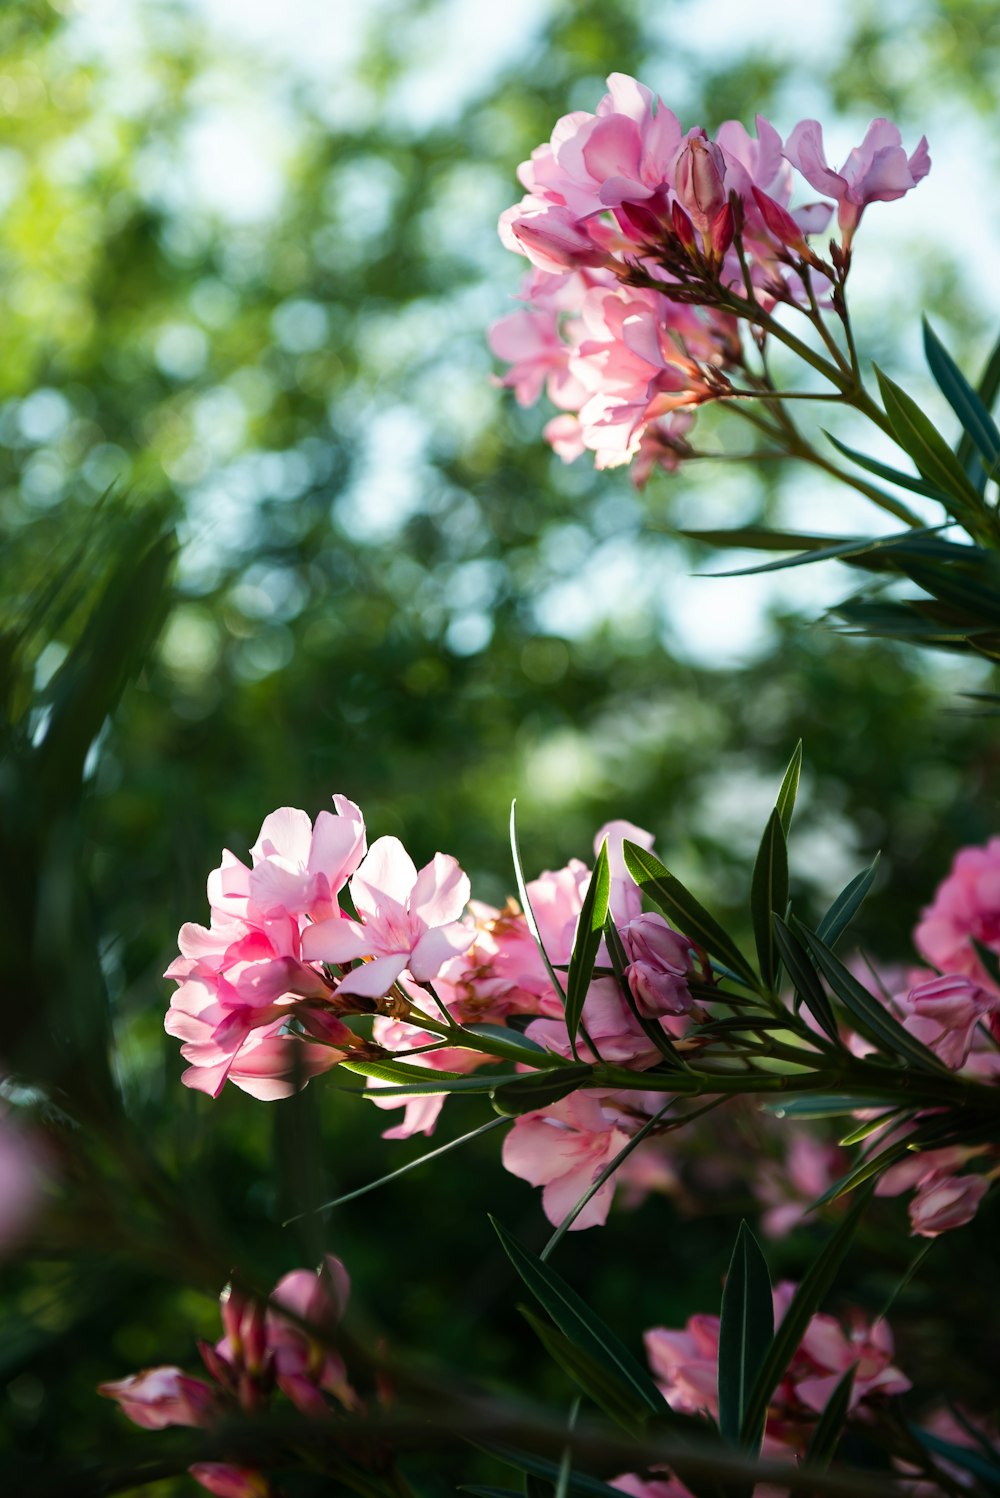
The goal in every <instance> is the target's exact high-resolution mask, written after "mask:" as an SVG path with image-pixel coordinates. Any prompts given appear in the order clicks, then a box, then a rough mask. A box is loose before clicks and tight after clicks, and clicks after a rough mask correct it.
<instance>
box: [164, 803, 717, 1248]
mask: <svg viewBox="0 0 1000 1498" xmlns="http://www.w3.org/2000/svg"><path fill="white" fill-rule="evenodd" d="M334 802H335V805H336V815H334V814H331V813H328V812H321V813H320V815H319V817H318V818H317V820H316V824H315V827H313V826H312V824H311V823H310V821H309V818H308V817H307V816H306V814H305V812H302V811H296V810H293V809H291V808H287V807H286V808H283V809H282V810H280V811H277V812H273V813H272V814H271V815H270V816H269V817H267V818H266V819H265V822H264V825H263V827H262V828H261V833H260V837H259V838H258V840H257V843H256V844H255V845H254V847H253V849H252V850H251V865H250V866H249V867H247V866H246V865H245V864H243V863H242V862H240V861H239V860H238V859H236V858H235V857H234V856H233V855H232V854H231V853H228V852H227V853H226V854H224V856H223V862H222V865H221V867H220V868H218V869H216V870H214V871H213V873H212V874H211V875H210V877H209V881H208V894H209V903H210V905H211V909H212V918H211V925H210V927H208V928H205V927H202V926H194V925H186V926H184V927H182V929H181V932H180V948H181V956H180V958H178V959H177V961H175V962H174V963H173V964H172V965H171V966H170V968H169V969H168V976H169V977H172V978H174V979H175V980H176V981H177V982H178V985H179V986H178V988H177V991H176V992H175V993H174V995H173V999H172V1001H171V1006H170V1010H169V1013H168V1015H167V1020H166V1028H167V1030H168V1031H169V1033H170V1034H172V1035H175V1036H177V1037H178V1038H179V1039H180V1040H182V1041H183V1045H182V1048H181V1049H182V1054H183V1055H184V1057H185V1059H186V1060H187V1061H188V1062H189V1063H190V1066H189V1069H188V1071H187V1072H186V1073H185V1074H184V1081H185V1082H186V1083H187V1084H188V1085H189V1086H192V1087H196V1088H199V1089H201V1090H202V1091H205V1092H209V1093H211V1094H213V1095H217V1094H218V1092H219V1091H220V1090H221V1088H222V1087H223V1085H224V1084H225V1082H226V1080H227V1079H228V1080H230V1081H232V1082H233V1083H235V1085H236V1086H238V1087H240V1088H242V1089H243V1090H244V1091H245V1092H250V1093H251V1094H253V1095H254V1096H256V1097H259V1098H275V1097H281V1096H285V1095H287V1094H288V1093H290V1092H291V1091H293V1090H294V1089H295V1088H296V1087H297V1086H301V1085H303V1084H304V1083H305V1081H307V1080H308V1078H309V1077H311V1076H313V1075H315V1074H316V1073H317V1072H319V1071H323V1070H326V1069H327V1068H328V1067H331V1066H333V1065H335V1064H336V1063H337V1062H338V1061H340V1060H342V1059H344V1058H345V1057H347V1056H348V1055H350V1056H353V1057H354V1058H355V1059H358V1058H368V1059H377V1058H380V1057H381V1058H384V1057H387V1056H389V1057H391V1056H397V1057H399V1059H401V1060H404V1061H406V1062H408V1063H409V1064H410V1065H411V1066H416V1067H422V1068H425V1069H426V1070H427V1071H428V1072H429V1074H430V1075H431V1076H433V1073H434V1071H435V1070H441V1069H443V1070H446V1071H449V1072H459V1073H462V1072H469V1071H472V1070H474V1069H475V1068H477V1067H480V1066H483V1065H489V1064H491V1063H492V1062H494V1061H495V1058H494V1057H493V1056H491V1055H490V1054H488V1053H487V1052H484V1051H482V1050H480V1049H477V1048H476V1046H475V1040H474V1036H472V1035H469V1034H467V1033H466V1032H464V1030H463V1027H466V1026H470V1025H482V1024H486V1025H492V1026H499V1027H501V1028H504V1027H506V1028H510V1027H511V1022H512V1021H513V1022H514V1026H515V1028H516V1029H518V1030H520V1031H522V1032H524V1033H525V1034H526V1038H527V1040H528V1041H529V1042H532V1043H534V1044H535V1045H537V1046H539V1047H541V1048H542V1049H543V1050H545V1051H548V1052H551V1053H553V1054H556V1055H560V1056H564V1057H566V1058H570V1057H571V1055H572V1048H571V1045H570V1038H569V1033H568V1031H567V1028H566V1023H565V1018H564V1008H563V999H562V996H561V994H559V993H558V992H557V991H556V989H555V988H554V987H553V984H552V980H551V978H550V976H549V972H548V969H547V968H546V965H545V962H544V960H543V958H542V956H541V953H540V951H539V948H538V944H537V943H536V941H535V939H534V937H533V936H532V934H531V932H530V930H529V927H528V922H527V919H526V917H525V915H524V913H523V912H522V911H520V910H519V909H518V908H517V906H515V905H513V904H509V905H508V906H507V907H505V908H504V909H503V910H498V909H495V908H494V907H491V906H487V905H484V904H482V903H480V902H472V903H471V904H470V902H469V895H470V889H469V881H468V878H467V877H466V875H465V874H464V873H463V872H462V870H461V869H460V868H459V866H458V864H457V862H456V861H455V859H454V858H452V857H450V856H446V855H444V854H441V853H438V854H436V855H435V857H434V858H433V859H432V860H431V862H430V863H428V864H427V865H426V866H425V867H424V868H423V869H421V870H420V871H419V872H418V871H417V869H416V867H415V865H414V863H413V861H412V860H411V859H410V857H409V855H408V854H407V852H406V850H405V849H404V848H403V846H402V844H401V843H400V842H399V841H398V840H397V839H396V838H393V837H383V838H379V839H378V841H377V842H375V843H374V844H373V845H372V847H371V849H370V850H368V852H367V853H366V851H365V827H364V822H363V819H362V816H361V813H360V811H359V810H358V808H357V807H356V806H355V805H354V803H353V802H351V801H348V800H346V798H344V797H342V796H337V797H335V798H334ZM625 838H629V839H631V840H633V841H635V842H637V843H639V844H640V845H641V846H643V847H646V848H648V847H650V846H651V845H652V837H651V835H650V834H649V833H648V832H645V831H644V830H643V829H642V828H639V827H635V826H634V825H633V824H632V823H630V822H623V821H618V822H611V823H608V824H607V826H606V827H603V828H602V829H601V831H600V832H599V833H598V836H597V839H596V841H595V851H596V850H597V849H598V848H599V847H600V846H601V845H602V844H603V843H604V841H605V840H607V844H608V853H609V865H610V871H611V896H610V910H611V914H612V917H613V919H614V921H615V923H616V926H617V928H618V931H619V936H620V939H621V943H622V948H623V950H624V953H625V956H626V959H627V962H626V967H625V974H624V976H625V983H626V984H627V993H626V992H624V991H623V989H622V988H621V987H619V984H618V982H617V980H616V979H615V978H614V977H612V976H608V974H610V967H611V965H610V958H609V956H608V953H607V951H606V950H605V949H604V947H603V943H602V947H601V950H600V952H599V953H598V959H597V972H596V975H595V977H594V979H593V981H592V982H591V985H590V989H589V991H588V993H587V996H586V1000H585V1004H584V1009H583V1025H584V1032H583V1033H585V1036H586V1039H585V1040H583V1041H582V1044H583V1046H584V1052H583V1053H584V1054H591V1053H593V1055H594V1056H595V1057H596V1056H599V1057H601V1058H603V1059H604V1060H605V1061H608V1062H613V1063H618V1064H621V1065H624V1066H627V1067H629V1068H632V1069H636V1070H644V1069H646V1068H648V1067H650V1066H653V1065H655V1064H656V1063H657V1062H658V1061H659V1060H660V1057H661V1051H660V1049H659V1048H658V1046H657V1044H656V1041H655V1038H653V1036H655V1031H656V1029H657V1028H658V1027H659V1028H660V1029H662V1031H663V1032H664V1034H665V1035H668V1036H669V1035H671V1034H680V1033H683V1030H684V1028H685V1026H686V1025H687V1023H688V1021H689V1015H690V1012H691V1010H692V998H691V993H690V991H689V989H688V983H687V980H688V977H689V976H690V974H691V972H692V969H693V967H694V965H695V963H696V961H698V960H699V959H698V956H697V954H696V953H695V951H694V949H693V948H692V946H691V944H690V943H689V942H688V941H687V939H686V938H684V937H682V936H680V935H679V934H678V933H677V932H676V931H674V930H672V928H671V927H670V926H669V925H668V924H667V922H666V921H665V920H664V919H663V917H662V916H659V915H651V914H646V913H644V912H643V911H642V908H641V897H640V894H639V890H638V888H637V887H636V885H635V884H634V883H633V881H632V880H631V878H630V877H629V875H628V874H627V872H626V869H625V863H624V858H623V855H622V844H623V841H624V839H625ZM589 882H590V870H589V869H588V868H587V867H586V865H585V864H583V863H581V862H579V861H578V860H572V861H571V862H570V863H569V864H568V865H567V866H566V867H565V868H563V869H558V870H554V871H551V872H546V873H544V874H542V875H541V876H540V877H539V878H538V879H535V880H534V881H532V882H531V883H530V884H529V885H528V898H529V900H530V902H531V907H532V911H533V914H534V918H535V920H536V922H537V925H538V928H539V932H540V935H541V939H542V943H543V945H544V947H545V950H546V952H547V954H548V957H549V960H550V961H551V962H552V963H553V964H554V965H555V967H556V968H559V967H560V966H562V967H565V965H566V964H567V963H568V962H569V958H570V955H571V953H572V950H573V945H574V939H575V935H576V928H577V923H578V920H579V917H580V912H581V909H582V907H583V901H584V897H585V895H586V892H587V888H588V886H589ZM348 894H349V897H350V905H351V909H350V910H346V909H344V908H342V903H341V902H344V903H346V899H345V896H346V895H348ZM359 1016H373V1017H374V1022H373V1024H372V1029H371V1039H370V1040H366V1039H365V1038H364V1037H363V1036H362V1035H361V1034H359V1033H358V1032H357V1031H355V1030H353V1029H352V1028H351V1026H350V1024H349V1023H348V1022H347V1021H348V1020H349V1019H352V1018H354V1019H356V1018H357V1017H359ZM442 1021H444V1022H445V1025H444V1026H442ZM444 1027H447V1029H448V1030H449V1031H450V1032H451V1035H452V1038H451V1039H450V1040H449V1038H448V1037H447V1035H446V1036H445V1037H442V1035H441V1033H440V1032H441V1030H442V1028H444ZM651 1031H652V1034H651ZM515 1038H516V1037H515ZM466 1042H467V1043H466ZM370 1085H371V1089H372V1090H371V1093H370V1096H371V1098H372V1101H373V1102H375V1103H376V1104H377V1105H378V1106H381V1107H387V1108H394V1107H398V1106H399V1103H398V1101H397V1098H396V1097H395V1096H388V1097H385V1098H383V1097H380V1095H379V1093H380V1088H381V1087H382V1086H383V1085H385V1084H383V1083H380V1082H379V1081H377V1080H372V1081H371V1083H370ZM443 1100H444V1099H443V1096H442V1095H430V1096H427V1095H418V1096H416V1097H414V1098H411V1099H409V1100H408V1101H407V1102H406V1103H405V1113H404V1117H403V1120H402V1122H401V1123H399V1124H397V1125H395V1126H394V1127H392V1128H390V1129H389V1130H388V1131H387V1136H388V1137H391V1138H407V1137H409V1136H411V1135H412V1134H415V1133H418V1132H422V1133H424V1134H430V1133H432V1132H433V1130H434V1127H435V1124H436V1122H437V1117H438V1114H439V1112H440V1110H441V1106H442V1103H443ZM662 1102H663V1099H662V1097H660V1096H659V1095H658V1094H654V1093H648V1094H647V1093H643V1092H634V1091H627V1092H623V1093H614V1092H605V1093H601V1094H595V1093H590V1092H587V1093H578V1094H575V1095H574V1096H573V1097H571V1098H569V1099H567V1100H565V1101H563V1102H561V1103H557V1104H555V1105H553V1106H552V1107H550V1108H544V1109H540V1110H539V1111H537V1112H533V1113H530V1114H527V1115H526V1116H524V1117H522V1118H519V1119H518V1120H517V1121H516V1123H515V1125H514V1127H513V1129H512V1131H511V1134H510V1136H509V1137H508V1139H507V1142H506V1145H505V1149H504V1163H505V1164H506V1166H507V1168H508V1169H509V1170H511V1171H512V1172H513V1173H514V1174H516V1175H519V1176H522V1177H523V1178H525V1179H526V1180H528V1181H531V1182H532V1183H533V1184H535V1185H539V1186H542V1187H544V1198H543V1199H544V1203H545V1209H546V1211H547V1212H548V1214H549V1216H550V1218H551V1219H552V1221H553V1222H558V1221H560V1220H561V1218H562V1217H563V1216H565V1214H566V1212H567V1211H568V1210H569V1208H570V1207H571V1206H572V1205H573V1203H574V1202H575V1201H576V1199H577V1198H578V1197H579V1196H580V1195H581V1194H582V1192H583V1191H585V1190H586V1189H587V1188H588V1187H589V1186H590V1185H591V1184H592V1183H593V1181H594V1180H595V1178H596V1176H597V1175H598V1174H599V1173H600V1171H601V1170H602V1169H603V1168H604V1166H605V1165H606V1164H607V1163H608V1162H609V1160H610V1159H612V1158H613V1157H614V1155H615V1154H616V1153H617V1152H618V1150H619V1149H620V1148H621V1146H622V1145H623V1144H624V1143H625V1142H627V1140H628V1139H629V1138H630V1137H631V1136H632V1135H633V1134H634V1133H635V1132H636V1131H637V1130H638V1129H639V1128H641V1127H642V1125H643V1124H645V1123H646V1122H647V1121H648V1119H649V1117H650V1114H651V1113H652V1112H656V1111H658V1109H659V1108H660V1107H661V1106H662ZM637 1170H638V1173H637ZM647 1178H648V1172H646V1173H645V1174H643V1172H642V1170H641V1169H639V1168H637V1165H636V1163H635V1162H634V1161H633V1163H632V1166H631V1170H630V1171H626V1172H624V1173H623V1175H622V1179H630V1180H631V1183H632V1185H633V1187H634V1188H638V1189H640V1190H642V1189H644V1187H643V1186H642V1185H641V1184H640V1183H641V1181H643V1180H646V1179H647ZM613 1190H614V1186H613V1184H612V1183H611V1182H609V1183H608V1184H607V1185H605V1186H603V1187H602V1188H601V1189H600V1191H598V1193H597V1194H596V1195H595V1197H594V1198H593V1200H592V1201H591V1202H590V1203H589V1205H588V1207H587V1209H586V1210H585V1211H584V1212H583V1213H581V1215H580V1217H579V1218H578V1220H577V1222H576V1223H575V1226H576V1227H587V1226H590V1225H591V1224H593V1223H596V1222H603V1221H604V1219H605V1217H606V1216H607V1212H608V1207H609V1205H610V1201H611V1197H612V1193H613Z"/></svg>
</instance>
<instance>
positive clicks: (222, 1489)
mask: <svg viewBox="0 0 1000 1498" xmlns="http://www.w3.org/2000/svg"><path fill="white" fill-rule="evenodd" d="M188 1471H189V1472H190V1474H191V1476H192V1477H193V1478H194V1480H195V1482H198V1483H200V1484H201V1486H202V1487H203V1488H205V1489H207V1491H208V1492H209V1493H214V1494H215V1498H270V1494H271V1493H272V1492H273V1489H272V1487H271V1484H270V1483H269V1482H268V1480H267V1478H266V1477H265V1476H264V1474H263V1473H262V1472H254V1471H252V1470H251V1468H250V1467H234V1466H231V1465H230V1463H228V1462H195V1463H193V1465H192V1466H190V1467H188Z"/></svg>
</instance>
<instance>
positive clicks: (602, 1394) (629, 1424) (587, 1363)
mask: <svg viewBox="0 0 1000 1498" xmlns="http://www.w3.org/2000/svg"><path fill="white" fill-rule="evenodd" d="M518 1309H519V1310H520V1312H521V1314H522V1316H523V1317H524V1318H525V1320H526V1321H527V1322H528V1325H529V1326H530V1327H531V1328H532V1330H533V1331H534V1332H535V1334H536V1336H537V1337H538V1339H539V1341H540V1342H541V1344H542V1346H543V1347H544V1348H545V1350H546V1352H547V1353H548V1354H549V1356H550V1357H551V1358H552V1359H553V1360H554V1361H555V1362H556V1363H558V1364H559V1367H560V1368H561V1369H562V1370H563V1372H564V1373H565V1374H567V1375H568V1376H569V1378H571V1379H572V1380H573V1382H574V1383H575V1384H576V1385H577V1387H578V1388H579V1389H582V1391H583V1393H584V1394H586V1395H587V1397H588V1398H589V1399H592V1400H593V1401H594V1403H595V1404H596V1405H597V1406H598V1408H599V1409H602V1410H603V1411H604V1413H605V1414H606V1415H608V1416H609V1417H610V1419H612V1420H614V1422H615V1424H616V1425H620V1426H621V1427H622V1428H623V1429H624V1430H627V1431H628V1432H629V1433H630V1434H631V1435H640V1434H641V1432H642V1430H643V1428H644V1427H645V1425H646V1422H647V1421H648V1420H649V1417H650V1413H651V1411H650V1410H649V1408H648V1407H647V1406H646V1405H645V1404H643V1403H641V1402H640V1401H638V1400H637V1399H636V1396H635V1393H634V1391H633V1390H632V1389H631V1388H630V1387H629V1386H628V1384H625V1383H623V1382H622V1380H621V1379H620V1378H619V1377H618V1375H617V1374H616V1373H613V1372H611V1371H610V1370H609V1369H608V1368H607V1367H606V1365H605V1364H603V1363H600V1362H598V1361H597V1360H596V1359H595V1358H593V1357H592V1356H591V1354H590V1353H588V1352H585V1351H584V1350H583V1348H581V1347H578V1346H577V1345H576V1343H575V1342H572V1341H571V1340H570V1339H569V1337H567V1336H566V1334H565V1332H561V1331H560V1330H559V1329H558V1327H555V1326H552V1324H551V1323H550V1322H548V1321H545V1320H543V1318H542V1317H541V1316H537V1315H536V1314H535V1313H534V1311H531V1310H529V1309H528V1308H527V1307H526V1306H520V1307H519V1308H518Z"/></svg>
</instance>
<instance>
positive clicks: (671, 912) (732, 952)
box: [624, 839, 760, 990]
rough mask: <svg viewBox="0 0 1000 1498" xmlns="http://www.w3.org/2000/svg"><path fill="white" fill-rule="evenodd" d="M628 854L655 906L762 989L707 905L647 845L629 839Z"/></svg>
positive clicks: (637, 878)
mask: <svg viewBox="0 0 1000 1498" xmlns="http://www.w3.org/2000/svg"><path fill="white" fill-rule="evenodd" d="M624 853H625V865H626V867H627V869H628V871H629V873H630V874H631V875H632V878H633V879H634V880H635V882H636V884H637V885H638V886H639V888H640V889H641V890H642V892H643V894H644V895H647V896H648V897H649V899H651V900H652V901H653V904H654V905H658V906H659V908H660V910H662V911H663V914H664V915H665V916H667V917H668V919H670V920H672V921H673V922H674V923H675V924H676V925H677V927H678V929H679V930H680V931H682V932H683V933H684V935H685V936H689V937H690V938H691V940H692V941H693V942H694V943H695V944H696V945H697V946H700V947H704V948H705V950H706V952H710V953H711V954H712V955H713V956H714V957H719V958H720V959H721V960H722V961H723V962H725V963H726V964H727V966H728V967H730V968H731V969H732V970H733V972H734V973H736V974H737V975H738V977H739V978H740V979H741V981H745V982H746V983H747V984H748V985H749V986H750V987H751V988H753V989H754V990H757V989H759V988H760V983H759V980H758V978H757V975H756V974H755V972H754V970H753V968H752V967H751V966H750V964H749V963H748V962H747V960H746V958H745V957H744V956H743V954H742V952H741V951H740V949H739V947H737V945H736V943H735V942H734V941H733V939H732V937H730V936H729V935H728V934H727V933H726V932H725V931H724V930H723V929H722V927H721V926H720V925H719V923H718V921H717V920H716V919H715V917H714V916H712V915H709V913H708V911H707V910H706V909H705V908H704V906H702V905H699V903H698V901H697V900H696V899H695V897H694V895H692V894H691V893H690V892H689V891H688V890H687V889H685V888H684V885H683V884H682V883H681V881H680V880H679V879H676V878H675V877H674V875H673V874H671V873H669V871H668V870H667V869H665V868H664V866H663V864H662V863H661V862H660V860H659V859H658V858H656V857H655V856H654V855H653V854H652V853H650V852H648V851H647V850H646V849H645V848H640V847H639V845H638V844H637V843H630V842H629V841H628V840H627V839H626V841H625V844H624Z"/></svg>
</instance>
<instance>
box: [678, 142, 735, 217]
mask: <svg viewBox="0 0 1000 1498" xmlns="http://www.w3.org/2000/svg"><path fill="white" fill-rule="evenodd" d="M725 175H726V161H725V157H724V156H723V154H722V152H721V150H720V149H719V147H718V146H717V145H714V144H713V143H712V141H709V140H704V139H702V137H701V136H698V135H694V136H692V137H691V139H690V140H689V141H688V143H687V145H686V146H685V147H684V150H683V151H682V152H681V154H680V156H679V157H678V158H677V168H676V174H675V177H674V186H675V189H676V192H677V196H678V198H680V200H681V202H682V203H683V205H684V207H685V208H686V209H687V211H688V213H689V215H690V217H691V222H692V223H693V224H694V226H695V228H696V229H699V230H700V231H701V233H702V234H704V235H707V234H708V233H709V232H710V230H711V226H712V221H713V220H714V219H715V218H716V216H717V215H718V214H719V213H720V212H721V211H722V209H723V208H724V207H725V205H726V188H725V180H724V179H725Z"/></svg>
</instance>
